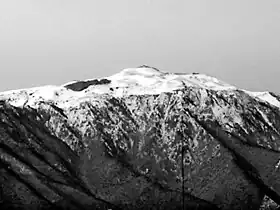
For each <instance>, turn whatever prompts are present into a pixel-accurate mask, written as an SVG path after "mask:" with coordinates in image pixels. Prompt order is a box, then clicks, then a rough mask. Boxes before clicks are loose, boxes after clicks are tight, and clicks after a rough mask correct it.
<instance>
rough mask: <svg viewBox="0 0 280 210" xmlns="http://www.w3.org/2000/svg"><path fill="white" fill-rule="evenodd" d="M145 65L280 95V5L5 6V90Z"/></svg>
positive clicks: (1, 18) (23, 1) (128, 2)
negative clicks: (214, 78)
mask: <svg viewBox="0 0 280 210" xmlns="http://www.w3.org/2000/svg"><path fill="white" fill-rule="evenodd" d="M143 64H146V65H150V66H153V67H156V68H159V69H161V70H163V71H169V72H186V73H187V72H189V73H191V72H200V73H206V74H209V75H212V76H215V77H217V78H218V79H221V80H224V81H226V82H228V83H230V84H233V85H237V86H238V87H240V88H244V89H249V90H260V91H262V90H271V91H275V92H280V82H279V78H280V1H279V0H0V73H1V74H0V91H4V90H9V89H18V88H26V87H33V86H40V85H46V84H63V83H65V82H68V81H71V80H82V79H89V78H100V77H102V76H109V75H112V74H114V73H117V72H119V71H121V70H122V69H124V68H128V67H137V66H139V65H143Z"/></svg>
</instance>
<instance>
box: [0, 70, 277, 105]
mask: <svg viewBox="0 0 280 210" xmlns="http://www.w3.org/2000/svg"><path fill="white" fill-rule="evenodd" d="M105 79H108V80H110V81H111V82H110V83H108V84H98V85H90V86H89V87H87V88H86V89H84V90H82V91H73V90H71V89H69V88H66V85H71V84H75V83H77V82H78V81H73V82H69V83H66V84H64V85H62V86H42V87H37V88H30V89H21V90H14V91H7V92H3V93H0V100H1V99H4V100H8V101H9V102H10V103H11V104H12V105H14V106H23V105H30V106H36V105H38V103H40V101H51V102H54V103H56V104H57V106H59V107H68V106H73V105H74V104H76V103H79V102H80V101H85V100H87V99H92V98H94V96H96V94H106V95H111V96H113V97H124V96H127V95H144V94H148V95H154V94H161V93H163V92H172V91H174V90H178V89H183V88H184V87H197V88H203V89H211V90H215V91H220V90H227V91H233V90H237V88H236V87H235V86H232V85H229V84H227V83H224V82H222V81H220V80H218V79H216V78H214V77H211V76H207V75H204V74H182V73H180V74H176V73H165V72H161V71H159V70H157V69H155V68H151V67H148V66H142V67H138V68H128V69H124V70H123V71H121V72H119V73H117V74H115V75H112V76H110V77H107V78H105ZM88 81H90V80H86V81H85V82H88ZM247 93H249V94H250V95H251V96H252V97H256V98H258V99H260V100H265V101H268V102H269V103H271V104H273V105H275V106H277V107H280V102H279V101H278V100H277V99H276V98H274V97H273V96H271V95H270V94H269V93H266V92H264V93H259V92H257V93H255V92H249V91H247Z"/></svg>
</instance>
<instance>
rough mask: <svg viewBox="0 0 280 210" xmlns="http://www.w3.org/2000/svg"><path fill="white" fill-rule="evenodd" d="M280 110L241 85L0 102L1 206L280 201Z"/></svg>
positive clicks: (215, 205)
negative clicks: (63, 101)
mask: <svg viewBox="0 0 280 210" xmlns="http://www.w3.org/2000/svg"><path fill="white" fill-rule="evenodd" d="M275 98H276V99H277V97H276V95H275ZM279 116H280V111H279V108H278V107H276V106H274V105H272V104H270V103H268V102H266V101H263V100H259V99H257V98H255V97H253V96H252V95H249V94H248V93H247V92H245V91H241V90H230V91H228V90H211V89H205V88H200V87H189V86H186V87H185V88H183V89H180V90H176V91H173V92H170V93H161V94H154V95H151V94H150V95H127V96H123V97H114V96H112V95H110V94H100V95H98V94H96V95H93V96H92V97H90V98H84V99H83V98H80V99H79V101H78V102H77V103H73V104H72V105H71V106H67V107H66V106H59V104H56V103H55V102H52V101H42V102H40V103H37V104H36V107H35V106H34V107H31V106H28V105H27V106H24V107H15V106H12V105H11V104H9V103H8V102H6V101H2V103H1V105H0V164H1V167H0V185H1V190H2V192H1V194H0V195H1V197H0V205H1V209H5V208H6V209H10V208H21V209H22V208H25V209H32V208H33V209H50V208H54V207H56V208H61V209H66V208H69V209H87V208H88V209H222V210H230V209H233V210H234V209H236V210H237V209H238V210H239V209H244V210H245V209H246V210H247V209H248V210H249V209H258V208H259V207H260V206H261V203H262V201H263V198H264V196H265V195H267V196H268V197H270V198H271V199H273V200H274V201H275V202H276V203H278V204H280V203H279V201H280V197H279V196H280V185H279V181H280V176H279V166H280V164H279V160H280V141H279V137H280V129H279V128H280V127H279V125H280V117H279Z"/></svg>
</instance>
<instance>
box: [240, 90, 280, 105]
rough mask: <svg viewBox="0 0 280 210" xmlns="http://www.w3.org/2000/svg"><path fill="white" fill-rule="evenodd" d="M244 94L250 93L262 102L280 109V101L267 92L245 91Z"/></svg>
mask: <svg viewBox="0 0 280 210" xmlns="http://www.w3.org/2000/svg"><path fill="white" fill-rule="evenodd" d="M244 92H246V93H248V94H249V95H251V96H252V97H255V98H257V99H259V100H262V101H266V102H268V103H270V104H272V105H274V106H276V107H279V108H280V101H278V100H277V99H276V98H275V97H274V96H272V95H271V94H270V93H269V92H267V91H265V92H252V91H246V90H244Z"/></svg>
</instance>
